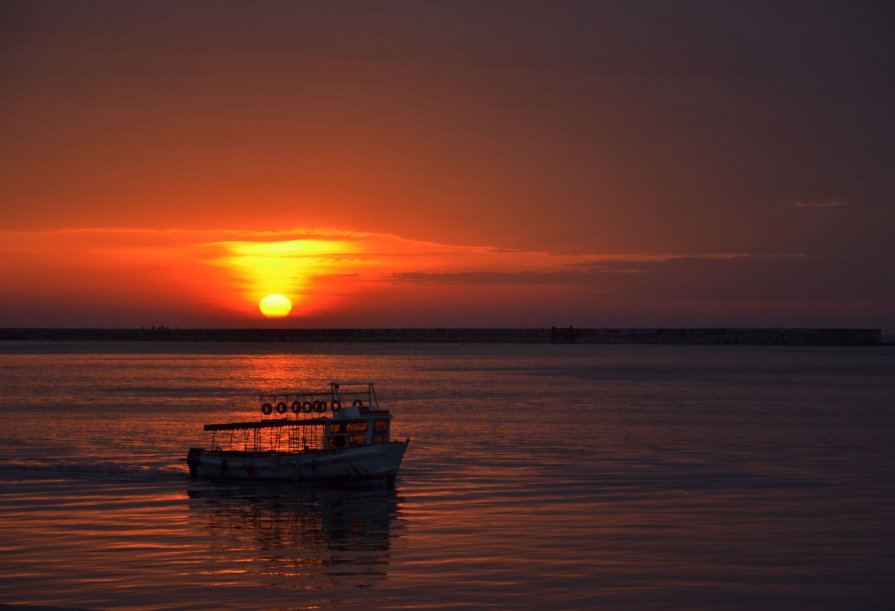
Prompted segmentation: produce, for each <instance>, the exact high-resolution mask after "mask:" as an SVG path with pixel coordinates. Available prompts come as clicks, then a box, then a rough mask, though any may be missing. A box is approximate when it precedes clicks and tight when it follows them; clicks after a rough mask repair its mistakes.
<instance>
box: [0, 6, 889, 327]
mask: <svg viewBox="0 0 895 611" xmlns="http://www.w3.org/2000/svg"><path fill="white" fill-rule="evenodd" d="M880 17H881V16H880V15H877V14H874V13H873V11H872V10H871V9H870V8H866V7H857V8H854V7H853V8H849V7H848V6H847V5H842V6H840V7H834V8H830V9H824V10H820V9H816V10H812V11H811V12H810V14H806V13H805V11H802V10H799V9H798V7H796V6H795V4H793V5H791V6H790V5H782V8H781V7H778V8H776V9H773V10H771V9H769V8H767V7H749V6H747V5H746V6H742V7H720V6H719V7H707V6H703V5H702V4H701V3H688V2H685V3H681V4H680V5H677V6H676V7H674V8H671V7H669V6H665V5H664V4H663V3H654V4H653V3H645V4H644V5H643V6H639V8H637V7H628V6H622V5H621V3H620V5H619V6H595V5H593V4H592V3H588V2H582V3H577V2H570V3H567V4H563V5H562V7H559V8H557V7H555V6H554V5H553V4H551V3H543V4H539V3H526V4H525V5H524V6H520V5H519V4H516V3H502V2H495V3H489V4H487V5H481V4H480V3H472V2H469V3H467V2H456V3H435V2H425V1H420V2H407V3H403V2H396V3H393V4H389V5H388V6H384V7H377V8H376V9H375V10H374V9H373V8H371V7H370V6H369V5H366V4H364V3H354V2H346V3H324V2H321V3H313V2H312V3H301V4H294V5H293V4H288V3H286V4H284V3H272V2H258V3H242V2H226V1H225V2H220V3H214V4H210V3H205V2H192V1H184V2H179V3H161V4H158V3H149V2H131V3H120V4H119V3H113V2H93V1H85V2H79V3H65V2H58V3H57V2H42V1H37V2H16V1H13V2H9V3H6V4H5V5H4V8H3V15H2V19H0V51H2V53H0V85H2V89H0V94H2V97H0V103H2V107H3V112H2V113H0V135H2V138H0V206H2V216H0V239H2V242H0V257H2V260H0V297H2V300H0V327H15V326H141V325H145V326H150V325H159V324H162V325H168V326H182V327H187V326H189V327H215V326H256V325H273V324H276V325H278V326H335V327H363V326H410V325H413V326H550V325H553V324H557V325H569V324H572V325H576V326H681V325H683V326H718V325H725V326H766V325H771V326H859V327H883V328H887V329H895V314H893V312H895V307H893V306H895V289H893V288H892V286H891V282H889V281H888V280H885V278H887V275H888V274H890V270H889V269H888V268H889V263H888V262H890V261H891V260H895V249H893V245H892V244H893V240H891V237H890V234H891V228H892V227H893V226H895V222H893V221H895V214H893V210H892V205H891V196H892V192H893V186H895V185H893V182H892V174H891V168H892V162H893V159H892V154H891V146H890V143H891V142H892V141H893V140H895V119H893V116H892V111H891V108H893V107H895V95H893V88H892V81H891V79H890V78H889V76H890V74H891V70H890V69H891V65H890V64H891V59H890V58H891V57H893V56H895V49H893V48H892V46H893V44H892V41H891V37H889V36H888V35H887V34H888V33H887V32H886V31H885V28H884V27H882V25H881V24H882V23H885V22H886V21H885V19H881V18H880ZM268 292H280V293H283V294H287V295H288V296H290V298H291V299H293V301H294V303H295V309H294V311H293V314H292V315H291V316H290V317H288V318H286V319H282V320H278V321H268V320H265V319H263V318H262V317H261V316H260V314H259V312H258V309H257V303H258V300H259V299H260V298H261V297H263V296H264V294H266V293H268Z"/></svg>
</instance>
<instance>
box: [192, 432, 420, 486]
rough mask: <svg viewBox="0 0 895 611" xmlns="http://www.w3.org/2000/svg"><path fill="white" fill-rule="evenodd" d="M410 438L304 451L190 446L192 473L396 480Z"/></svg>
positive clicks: (229, 476) (293, 479) (300, 479)
mask: <svg viewBox="0 0 895 611" xmlns="http://www.w3.org/2000/svg"><path fill="white" fill-rule="evenodd" d="M409 442H410V440H407V441H392V442H389V443H382V444H375V445H367V446H361V447H355V448H342V449H336V450H319V451H311V452H301V453H289V452H222V451H220V450H218V451H209V450H203V449H199V448H194V449H192V450H190V453H189V455H188V457H187V463H188V464H189V467H190V475H191V476H192V477H197V478H202V479H216V480H239V481H251V480H257V481H291V482H297V483H301V482H308V483H312V482H314V483H325V482H333V483H335V482H345V481H359V480H374V479H385V480H389V481H393V480H394V478H395V475H397V473H398V468H399V467H400V466H401V460H402V459H403V458H404V451H405V450H406V449H407V444H408V443H409Z"/></svg>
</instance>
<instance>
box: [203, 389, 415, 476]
mask: <svg viewBox="0 0 895 611" xmlns="http://www.w3.org/2000/svg"><path fill="white" fill-rule="evenodd" d="M258 398H259V401H260V404H261V418H260V419H259V420H255V421H251V422H227V423H223V424H206V425H205V427H204V430H205V432H206V433H207V434H209V435H210V446H209V448H208V449H206V448H190V449H189V451H188V453H187V458H186V462H187V465H188V466H189V470H190V477H192V478H200V479H209V480H225V481H230V480H235V481H255V480H257V481H284V482H293V483H296V484H303V483H309V484H310V483H323V484H326V483H343V482H359V481H384V482H386V483H388V484H389V485H390V486H394V482H395V476H396V475H397V473H398V468H399V467H400V466H401V460H402V459H403V458H404V452H405V451H406V450H407V446H408V444H409V443H410V439H407V440H405V441H393V440H392V439H391V421H392V416H391V413H390V412H389V410H385V409H381V408H380V407H379V402H378V400H377V398H376V392H375V390H374V382H369V381H358V380H337V381H332V382H330V383H329V384H328V388H326V389H324V390H294V391H284V392H281V393H276V394H269V395H261V396H259V397H258Z"/></svg>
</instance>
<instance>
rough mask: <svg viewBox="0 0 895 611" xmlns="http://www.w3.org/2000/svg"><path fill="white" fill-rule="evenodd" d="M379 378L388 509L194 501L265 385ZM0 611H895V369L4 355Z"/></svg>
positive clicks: (364, 349)
mask: <svg viewBox="0 0 895 611" xmlns="http://www.w3.org/2000/svg"><path fill="white" fill-rule="evenodd" d="M332 378H370V379H374V380H377V381H378V382H379V386H378V390H379V397H380V401H381V402H382V404H383V406H384V407H388V408H390V409H392V410H393V413H394V414H395V416H396V420H395V423H394V426H393V432H394V433H396V435H397V436H398V437H399V438H403V437H410V438H411V439H412V441H411V444H410V447H409V449H408V453H407V456H406V458H405V462H404V465H403V467H402V471H401V473H400V475H399V477H398V481H397V486H396V489H395V490H387V489H378V488H373V489H341V490H338V489H336V490H329V489H317V490H293V489H290V488H289V487H285V486H225V485H217V484H207V483H205V484H200V483H196V482H193V481H190V480H189V478H188V477H187V471H186V466H185V464H184V462H183V461H182V459H183V458H184V456H185V454H186V450H187V448H189V447H190V446H193V445H197V444H199V445H201V443H202V442H203V440H204V438H203V433H202V432H201V428H202V424H203V423H205V422H223V421H228V420H230V419H254V418H256V417H258V415H259V414H257V412H256V407H257V406H256V403H255V401H254V399H253V398H252V396H253V395H254V394H256V393H257V391H259V390H265V389H283V388H294V387H296V386H307V385H316V384H319V383H323V382H326V381H328V380H330V379H332ZM0 396H2V399H3V400H2V403H0V603H3V604H21V605H45V606H65V607H76V608H98V609H103V608H159V609H197V608H251V609H257V608H344V607H348V606H352V607H353V606H356V605H365V606H376V607H386V608H394V607H422V608H429V607H431V608H451V607H462V608H468V607H490V608H500V609H504V608H544V609H546V608H550V609H580V608H624V609H634V608H639V609H644V608H656V607H677V608H690V609H699V608H702V609H719V608H720V609H728V608H730V609H735V608H742V609H754V608H786V609H793V608H802V609H816V608H830V609H856V608H867V609H872V608H879V609H883V608H893V607H895V525H893V524H895V519H893V518H895V515H893V514H895V509H893V508H895V477H893V475H895V402H893V396H895V351H893V350H891V349H887V348H784V347H696V346H664V347H655V346H618V347H615V346H549V345H548V346H540V345H539V346H531V345H525V346H509V345H493V346H487V345H466V346H462V345H444V346H440V345H373V346H370V345H329V346H307V345H277V346H270V345H250V344H249V345H246V344H241V345H212V344H199V345H187V344H156V345H146V344H49V343H33V344H32V343H20V342H5V343H3V344H0Z"/></svg>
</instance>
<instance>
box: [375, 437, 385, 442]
mask: <svg viewBox="0 0 895 611" xmlns="http://www.w3.org/2000/svg"><path fill="white" fill-rule="evenodd" d="M373 443H385V437H384V436H383V435H373Z"/></svg>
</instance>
